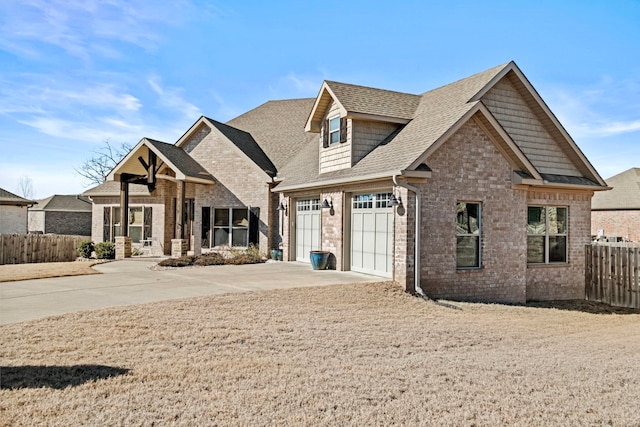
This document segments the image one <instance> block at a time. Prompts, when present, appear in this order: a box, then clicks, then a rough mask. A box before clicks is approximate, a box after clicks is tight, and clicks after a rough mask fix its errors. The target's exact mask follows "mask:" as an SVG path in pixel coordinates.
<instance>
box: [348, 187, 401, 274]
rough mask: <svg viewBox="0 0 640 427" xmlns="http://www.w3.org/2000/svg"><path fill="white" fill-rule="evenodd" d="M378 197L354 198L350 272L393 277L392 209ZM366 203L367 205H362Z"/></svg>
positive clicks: (369, 195) (362, 196)
mask: <svg viewBox="0 0 640 427" xmlns="http://www.w3.org/2000/svg"><path fill="white" fill-rule="evenodd" d="M379 197H382V199H384V197H387V200H389V199H390V197H389V193H378V194H375V195H373V194H368V195H360V196H354V199H353V201H352V211H351V269H352V270H354V271H360V272H363V273H369V274H375V275H379V276H385V277H391V275H392V268H393V259H392V257H393V246H392V245H393V209H392V208H391V206H390V205H389V204H388V203H386V202H384V201H382V202H380V203H379V201H380V199H379ZM363 201H366V202H363Z"/></svg>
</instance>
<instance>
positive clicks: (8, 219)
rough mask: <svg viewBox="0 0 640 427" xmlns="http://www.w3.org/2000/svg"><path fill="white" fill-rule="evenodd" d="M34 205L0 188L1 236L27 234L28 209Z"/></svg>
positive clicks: (32, 202)
mask: <svg viewBox="0 0 640 427" xmlns="http://www.w3.org/2000/svg"><path fill="white" fill-rule="evenodd" d="M34 203H35V202H34V201H33V200H27V199H25V198H23V197H20V196H17V195H15V194H13V193H10V192H9V191H7V190H4V189H2V188H0V234H25V233H26V232H27V208H28V207H29V206H32V205H33V204H34Z"/></svg>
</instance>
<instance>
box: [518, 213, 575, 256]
mask: <svg viewBox="0 0 640 427" xmlns="http://www.w3.org/2000/svg"><path fill="white" fill-rule="evenodd" d="M567 220H568V208H566V207H556V206H529V207H528V212H527V262H528V263H529V264H548V263H554V262H567V237H568V235H567V230H568V227H567V225H568V222H567Z"/></svg>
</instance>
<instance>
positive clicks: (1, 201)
mask: <svg viewBox="0 0 640 427" xmlns="http://www.w3.org/2000/svg"><path fill="white" fill-rule="evenodd" d="M35 203H36V202H35V201H33V200H27V199H25V198H24V197H20V196H18V195H16V194H13V193H11V192H9V191H7V190H5V189H3V188H0V205H9V206H28V205H33V204H35Z"/></svg>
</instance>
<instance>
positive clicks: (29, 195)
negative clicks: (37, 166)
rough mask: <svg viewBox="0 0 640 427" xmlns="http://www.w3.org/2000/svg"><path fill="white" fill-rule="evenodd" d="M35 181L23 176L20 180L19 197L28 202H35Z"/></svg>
mask: <svg viewBox="0 0 640 427" xmlns="http://www.w3.org/2000/svg"><path fill="white" fill-rule="evenodd" d="M33 194H34V191H33V181H32V180H31V178H29V177H28V176H27V175H23V176H21V177H20V179H19V180H18V195H19V196H22V197H24V198H25V199H27V200H33Z"/></svg>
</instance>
